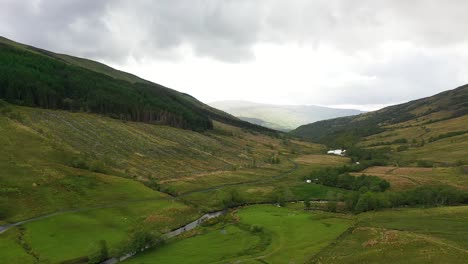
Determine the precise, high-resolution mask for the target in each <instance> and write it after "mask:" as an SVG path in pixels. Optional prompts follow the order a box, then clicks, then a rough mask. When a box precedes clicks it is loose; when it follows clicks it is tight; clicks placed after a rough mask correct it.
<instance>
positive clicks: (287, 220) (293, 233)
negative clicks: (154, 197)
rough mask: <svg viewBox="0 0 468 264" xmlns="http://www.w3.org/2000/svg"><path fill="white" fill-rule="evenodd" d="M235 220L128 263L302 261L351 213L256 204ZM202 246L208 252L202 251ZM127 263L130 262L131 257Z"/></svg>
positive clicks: (330, 238)
mask: <svg viewBox="0 0 468 264" xmlns="http://www.w3.org/2000/svg"><path fill="white" fill-rule="evenodd" d="M232 217H233V220H232V221H228V222H227V223H219V224H218V225H216V226H214V227H211V228H202V229H201V230H197V232H194V233H193V235H192V236H191V237H189V238H184V239H181V240H176V241H174V242H170V243H168V244H167V245H164V246H162V247H161V248H157V249H155V250H153V251H148V252H147V253H144V254H141V255H139V256H136V257H135V258H132V259H130V260H129V261H128V263H135V264H143V263H151V262H152V261H153V260H155V259H158V260H160V261H162V260H164V261H162V262H163V263H180V261H182V260H183V262H184V263H231V262H242V263H255V262H266V263H303V262H304V261H305V260H306V259H307V258H308V257H310V256H312V255H314V254H315V253H318V252H319V251H320V250H321V249H322V248H324V247H325V246H327V245H328V244H329V243H330V242H331V241H333V240H335V239H336V238H337V237H338V236H339V235H340V234H341V233H343V232H344V231H345V230H346V229H347V228H349V227H350V226H351V223H352V220H351V219H349V217H347V216H343V215H338V214H329V213H323V212H304V211H303V210H297V209H293V208H278V207H276V206H271V205H257V206H248V207H245V208H241V209H239V210H238V211H236V212H234V213H233V216H232ZM200 248H203V254H197V252H198V250H200ZM126 263H127V262H126Z"/></svg>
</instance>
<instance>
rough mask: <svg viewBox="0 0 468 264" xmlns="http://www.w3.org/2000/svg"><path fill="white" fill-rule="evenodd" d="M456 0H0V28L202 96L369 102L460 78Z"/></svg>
mask: <svg viewBox="0 0 468 264" xmlns="http://www.w3.org/2000/svg"><path fill="white" fill-rule="evenodd" d="M466 10H468V1H466V0H450V1H439V0H412V1H405V0H386V1H375V0H353V1H349V0H308V1H306V0H290V1H284V0H256V1H254V0H128V1H125V0H99V1H95V0H67V1H63V0H0V35H1V36H4V37H7V38H10V39H12V40H15V41H18V42H22V43H26V44H29V45H33V46H37V47H40V48H44V49H48V50H51V51H54V52H59V53H66V54H70V55H75V56H79V57H85V58H89V59H93V60H98V61H100V62H103V63H106V64H108V65H110V66H112V67H114V68H117V69H120V70H124V71H128V72H131V73H133V74H136V75H138V76H140V77H142V78H145V79H148V80H151V81H153V82H156V83H159V84H162V85H165V86H167V87H170V88H173V89H176V90H179V91H181V92H186V93H189V94H191V95H193V96H195V97H196V98H198V99H199V100H201V101H203V102H213V101H220V100H248V101H253V102H260V103H270V104H293V105H299V104H306V105H323V106H335V107H342V108H343V107H344V108H357V109H361V110H375V109H378V108H381V107H383V106H386V105H391V104H396V103H401V102H406V101H409V100H413V99H418V98H421V97H425V96H430V95H433V94H436V93H438V92H441V91H444V90H448V89H453V88H456V87H458V86H460V85H463V84H465V83H468V34H466V25H468V16H467V15H466Z"/></svg>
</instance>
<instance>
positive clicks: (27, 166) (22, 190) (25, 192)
mask: <svg viewBox="0 0 468 264" xmlns="http://www.w3.org/2000/svg"><path fill="white" fill-rule="evenodd" d="M1 111H2V112H3V113H2V114H0V124H1V125H0V134H1V137H0V142H1V144H2V148H1V149H0V153H1V155H0V167H1V170H2V172H3V173H2V174H1V175H0V177H1V178H0V183H1V189H0V191H1V192H2V196H1V198H0V199H1V200H0V207H1V209H2V210H0V211H1V212H2V216H1V218H0V219H1V220H7V219H8V220H13V219H23V218H27V217H31V216H35V215H40V214H43V213H46V212H50V211H54V210H58V209H64V208H70V207H80V206H87V205H91V204H96V203H97V204H105V203H109V202H114V201H115V200H116V199H118V200H125V199H132V196H133V195H135V194H138V195H137V196H135V199H140V198H148V197H146V196H145V195H144V193H145V192H140V191H138V190H137V189H132V186H133V185H132V184H129V185H128V187H123V186H122V187H118V186H119V184H121V183H119V182H121V181H122V180H119V179H120V178H112V177H107V176H106V175H115V176H120V177H123V178H125V179H133V180H137V181H141V182H144V183H146V184H149V185H151V186H152V187H153V188H157V189H159V188H162V189H164V190H165V191H169V192H173V193H177V192H179V188H177V186H175V185H174V183H175V182H174V181H176V180H177V179H180V180H181V181H188V177H192V178H193V179H200V178H202V177H205V176H206V177H207V178H209V179H211V180H210V181H209V182H208V183H205V185H203V186H200V187H206V186H207V185H210V184H217V183H229V182H231V183H232V182H236V181H242V180H245V179H246V178H247V179H248V180H253V179H255V178H259V177H269V176H271V175H275V174H277V173H280V172H281V171H282V170H287V169H289V168H291V167H292V164H290V163H288V162H286V160H284V162H282V163H280V164H277V165H275V164H272V163H271V159H272V157H274V156H276V155H278V154H279V152H282V151H284V152H288V151H291V149H292V148H294V147H295V146H296V147H299V145H297V144H294V143H292V142H291V143H288V145H285V143H284V141H283V140H280V139H276V138H272V137H269V136H265V135H262V134H258V133H254V132H248V131H244V130H243V129H240V128H236V127H232V126H228V125H223V124H221V123H215V129H214V130H212V131H210V132H206V133H197V132H193V131H189V130H181V129H177V128H171V127H168V126H157V125H150V124H145V123H138V122H127V121H121V120H115V119H111V118H107V117H103V116H100V115H95V114H86V113H71V112H68V111H57V110H45V109H38V108H28V107H18V106H11V105H7V106H4V107H3V108H2V109H1ZM282 159H283V158H282ZM234 171H236V172H237V173H236V176H235V177H227V178H226V177H221V178H219V177H218V176H217V175H220V176H222V175H224V174H226V173H232V172H234ZM242 175H245V176H242ZM112 179H115V180H112ZM222 179H224V180H222ZM111 183H112V184H111ZM107 184H110V185H112V186H113V187H111V186H108V185H107ZM122 184H123V183H122ZM166 186H167V188H166ZM106 188H107V191H104V190H106ZM114 190H115V192H116V193H115V196H114ZM149 196H151V195H149Z"/></svg>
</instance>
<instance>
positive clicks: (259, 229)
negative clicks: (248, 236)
mask: <svg viewBox="0 0 468 264" xmlns="http://www.w3.org/2000/svg"><path fill="white" fill-rule="evenodd" d="M250 232H251V233H262V232H263V227H261V226H259V225H252V226H250Z"/></svg>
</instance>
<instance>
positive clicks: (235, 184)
mask: <svg viewBox="0 0 468 264" xmlns="http://www.w3.org/2000/svg"><path fill="white" fill-rule="evenodd" d="M288 161H289V162H291V163H292V164H293V165H294V167H293V168H292V169H290V170H288V171H286V172H282V173H280V174H278V175H275V176H271V177H269V178H267V179H261V180H253V181H245V182H237V183H227V184H222V185H217V186H213V187H208V188H204V189H198V190H194V191H190V192H186V193H182V194H180V195H177V196H170V194H168V195H169V196H168V197H158V198H148V199H139V200H131V201H121V202H115V203H112V204H106V205H100V206H93V207H86V208H78V209H70V210H61V211H57V212H53V213H50V214H45V215H41V216H37V217H33V218H29V219H26V220H22V221H19V222H16V223H11V224H7V225H3V226H0V234H2V233H4V232H5V231H7V230H8V229H10V228H12V227H15V226H21V225H24V224H27V223H30V222H34V221H38V220H42V219H46V218H50V217H54V216H58V215H63V214H67V213H79V212H86V211H91V210H97V209H106V208H113V207H119V206H123V205H127V204H133V203H138V202H150V201H163V200H175V199H178V198H182V197H185V196H188V195H190V194H194V193H201V192H209V191H213V190H219V189H223V188H226V187H231V186H240V185H246V184H252V183H266V182H270V181H274V180H278V179H281V178H284V177H286V176H288V175H289V174H291V173H293V172H294V171H295V170H297V168H298V164H297V163H296V162H294V161H292V160H291V159H288Z"/></svg>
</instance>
